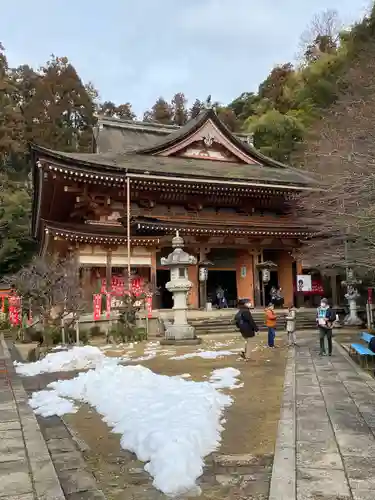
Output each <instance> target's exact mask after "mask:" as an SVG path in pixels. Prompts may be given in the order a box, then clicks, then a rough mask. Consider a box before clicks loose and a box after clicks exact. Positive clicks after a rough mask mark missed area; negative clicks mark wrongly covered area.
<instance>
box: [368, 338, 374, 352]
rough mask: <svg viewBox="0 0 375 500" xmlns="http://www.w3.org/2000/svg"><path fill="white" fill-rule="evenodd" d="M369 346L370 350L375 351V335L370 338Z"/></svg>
mask: <svg viewBox="0 0 375 500" xmlns="http://www.w3.org/2000/svg"><path fill="white" fill-rule="evenodd" d="M368 348H369V349H370V351H372V352H375V337H372V339H371V340H370V342H369V344H368Z"/></svg>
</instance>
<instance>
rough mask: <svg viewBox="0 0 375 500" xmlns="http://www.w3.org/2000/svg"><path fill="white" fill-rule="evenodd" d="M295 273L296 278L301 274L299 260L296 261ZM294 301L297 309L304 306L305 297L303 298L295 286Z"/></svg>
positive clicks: (301, 269)
mask: <svg viewBox="0 0 375 500" xmlns="http://www.w3.org/2000/svg"><path fill="white" fill-rule="evenodd" d="M296 271H297V272H296V274H297V276H298V275H301V274H303V268H302V260H301V259H297V260H296ZM296 285H297V284H296ZM296 301H297V304H296V305H297V307H303V306H304V304H305V296H304V294H303V292H299V291H298V289H297V286H296Z"/></svg>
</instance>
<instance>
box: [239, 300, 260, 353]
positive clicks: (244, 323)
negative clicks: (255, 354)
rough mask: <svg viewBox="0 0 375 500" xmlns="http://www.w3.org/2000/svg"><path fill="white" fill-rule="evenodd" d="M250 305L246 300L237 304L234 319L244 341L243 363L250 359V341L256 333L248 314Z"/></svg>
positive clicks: (252, 319) (255, 326)
mask: <svg viewBox="0 0 375 500" xmlns="http://www.w3.org/2000/svg"><path fill="white" fill-rule="evenodd" d="M250 308H251V303H250V302H249V301H248V300H245V301H244V300H241V301H240V302H239V310H238V312H237V314H236V316H235V318H234V320H235V323H236V326H237V328H238V329H239V330H240V332H241V335H242V337H243V338H244V340H245V349H244V351H243V352H241V357H242V358H243V359H244V360H245V361H249V359H250V351H251V344H250V339H251V338H253V337H254V335H255V333H256V332H258V327H257V325H256V323H255V321H254V318H253V316H252V314H251V312H250Z"/></svg>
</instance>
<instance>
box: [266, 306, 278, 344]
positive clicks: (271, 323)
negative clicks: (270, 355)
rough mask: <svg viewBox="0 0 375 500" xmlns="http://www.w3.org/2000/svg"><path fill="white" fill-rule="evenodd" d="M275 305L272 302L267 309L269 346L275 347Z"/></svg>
mask: <svg viewBox="0 0 375 500" xmlns="http://www.w3.org/2000/svg"><path fill="white" fill-rule="evenodd" d="M274 309H275V306H274V305H273V304H272V303H271V304H269V306H268V307H267V308H266V309H265V311H264V312H265V315H266V327H267V329H268V347H275V337H276V320H277V317H276V314H275V310H274Z"/></svg>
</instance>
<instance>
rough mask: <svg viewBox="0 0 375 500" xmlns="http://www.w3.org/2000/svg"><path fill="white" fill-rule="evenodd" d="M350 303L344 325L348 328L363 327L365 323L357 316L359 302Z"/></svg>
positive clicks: (350, 301)
mask: <svg viewBox="0 0 375 500" xmlns="http://www.w3.org/2000/svg"><path fill="white" fill-rule="evenodd" d="M348 302H349V314H348V315H347V316H346V318H345V320H344V324H345V325H347V326H362V325H363V321H362V320H361V318H359V317H358V314H357V310H358V308H357V301H356V300H355V299H351V300H348Z"/></svg>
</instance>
